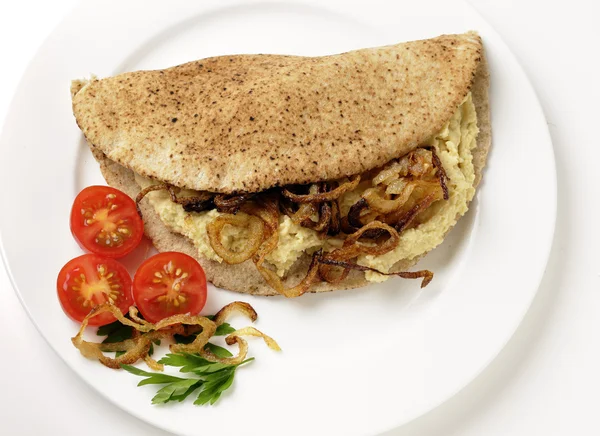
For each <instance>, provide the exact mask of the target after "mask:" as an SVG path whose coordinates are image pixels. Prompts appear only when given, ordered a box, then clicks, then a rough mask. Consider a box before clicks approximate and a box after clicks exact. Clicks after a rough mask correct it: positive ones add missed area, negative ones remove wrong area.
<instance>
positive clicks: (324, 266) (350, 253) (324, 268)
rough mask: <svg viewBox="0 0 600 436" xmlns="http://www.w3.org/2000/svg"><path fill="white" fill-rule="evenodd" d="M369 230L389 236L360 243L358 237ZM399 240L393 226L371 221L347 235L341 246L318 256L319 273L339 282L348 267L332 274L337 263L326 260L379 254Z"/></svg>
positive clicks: (333, 281)
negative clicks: (384, 238)
mask: <svg viewBox="0 0 600 436" xmlns="http://www.w3.org/2000/svg"><path fill="white" fill-rule="evenodd" d="M370 232H379V233H380V235H383V234H384V233H388V235H389V238H388V239H387V240H385V241H384V242H379V243H377V244H375V245H372V246H370V245H364V244H362V243H360V242H359V239H360V238H362V237H364V236H365V235H367V234H369V233H370ZM399 242H400V235H399V234H398V232H397V231H396V230H395V229H394V228H393V227H390V226H388V225H387V224H385V223H382V222H379V221H372V222H370V223H369V224H366V225H364V226H363V227H362V228H360V229H359V230H358V231H356V232H354V233H353V234H351V235H349V236H348V237H347V238H346V240H345V241H344V245H343V246H342V247H341V248H337V249H335V250H333V251H332V252H330V253H327V254H325V255H323V256H320V258H319V259H318V261H319V263H320V267H319V275H320V276H321V278H322V279H323V280H325V281H327V282H328V283H339V282H341V281H342V280H344V279H345V278H346V277H347V276H348V274H349V272H350V270H349V269H348V268H344V269H343V271H342V273H341V274H339V275H337V276H334V275H333V266H339V265H332V264H330V263H327V262H326V260H332V261H343V262H347V261H350V260H352V259H356V258H357V257H358V256H360V255H365V254H369V255H372V256H380V255H382V254H385V253H388V252H390V251H392V250H393V249H394V248H396V247H397V246H398V243H399Z"/></svg>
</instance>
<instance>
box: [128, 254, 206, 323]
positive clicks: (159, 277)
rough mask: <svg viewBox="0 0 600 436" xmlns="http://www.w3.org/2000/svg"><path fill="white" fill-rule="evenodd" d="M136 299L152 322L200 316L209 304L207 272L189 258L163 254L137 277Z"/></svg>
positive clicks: (134, 291)
mask: <svg viewBox="0 0 600 436" xmlns="http://www.w3.org/2000/svg"><path fill="white" fill-rule="evenodd" d="M133 299H134V300H135V304H136V306H137V308H138V309H139V311H140V312H141V314H142V315H143V316H144V319H146V320H147V321H150V322H157V321H160V320H161V319H163V318H166V317H168V316H171V315H175V314H178V313H190V314H192V315H197V314H198V313H200V311H201V310H202V308H203V307H204V304H205V303H206V276H205V275H204V270H203V269H202V267H201V266H200V264H199V263H198V262H196V260H195V259H194V258H192V257H190V256H188V255H187V254H183V253H176V252H165V253H159V254H157V255H155V256H152V257H151V258H149V259H147V260H146V261H145V262H144V263H143V264H142V265H141V266H140V267H139V268H138V270H137V272H136V273H135V276H134V278H133Z"/></svg>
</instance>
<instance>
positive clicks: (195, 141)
mask: <svg viewBox="0 0 600 436" xmlns="http://www.w3.org/2000/svg"><path fill="white" fill-rule="evenodd" d="M481 53H482V44H481V39H480V38H479V36H478V35H477V34H475V33H473V32H469V33H465V34H461V35H443V36H440V37H437V38H433V39H427V40H422V41H413V42H407V43H403V44H397V45H391V46H387V47H380V48H371V49H363V50H356V51H352V52H348V53H343V54H339V55H333V56H324V57H299V56H278V55H236V56H221V57H214V58H209V59H204V60H200V61H196V62H190V63H187V64H183V65H180V66H176V67H173V68H168V69H166V70H155V71H137V72H131V73H125V74H121V75H118V76H115V77H110V78H106V79H102V80H96V79H93V80H92V81H90V82H89V83H87V84H85V85H84V84H83V83H82V82H76V83H75V85H74V86H73V88H72V93H73V112H74V114H75V117H76V120H77V123H78V124H79V127H80V128H81V130H82V131H83V133H84V135H85V137H86V138H87V140H88V142H89V143H90V145H91V146H92V147H93V148H95V149H97V150H98V151H100V152H102V153H103V154H104V155H106V156H107V157H108V158H109V159H110V160H113V161H115V162H118V163H120V164H122V165H123V166H125V167H127V168H129V169H131V170H133V171H135V172H137V173H138V174H141V175H143V176H146V177H150V178H153V179H157V180H162V181H166V182H169V183H171V184H173V185H176V186H179V187H186V188H191V189H195V190H200V191H202V190H207V191H212V192H222V193H232V192H240V191H246V192H259V191H262V190H265V189H267V188H269V187H272V186H276V185H286V184H295V183H309V182H313V181H316V180H330V179H337V178H340V177H343V176H348V175H352V174H357V173H361V172H363V171H365V170H368V169H371V168H374V167H377V166H380V165H383V164H384V163H386V162H388V161H389V160H391V159H393V158H395V157H398V156H400V155H403V154H405V153H407V152H409V151H410V150H412V149H414V148H415V147H417V146H418V145H419V144H421V143H422V142H423V141H425V140H426V139H427V138H429V137H430V136H431V135H433V134H434V133H436V132H437V131H439V130H440V129H441V128H442V126H443V125H444V123H445V122H446V121H447V120H448V119H449V118H450V117H451V115H452V114H453V113H454V111H455V109H456V108H457V107H458V105H459V104H460V103H461V102H462V100H463V99H464V97H465V96H466V94H467V92H468V91H469V89H470V88H471V86H472V84H473V79H474V76H475V73H476V70H477V68H478V65H479V64H480V61H481Z"/></svg>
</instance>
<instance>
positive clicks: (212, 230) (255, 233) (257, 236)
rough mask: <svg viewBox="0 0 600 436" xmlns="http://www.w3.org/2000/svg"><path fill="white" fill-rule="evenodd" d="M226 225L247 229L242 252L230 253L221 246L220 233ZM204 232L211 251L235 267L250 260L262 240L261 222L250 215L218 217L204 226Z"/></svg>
mask: <svg viewBox="0 0 600 436" xmlns="http://www.w3.org/2000/svg"><path fill="white" fill-rule="evenodd" d="M226 225H231V226H236V227H246V228H247V229H248V232H249V233H250V238H249V240H248V242H247V244H246V245H245V248H244V250H242V251H232V250H229V249H228V248H226V247H225V246H224V245H223V243H222V242H221V232H222V231H223V228H224V227H225V226H226ZM206 231H207V233H208V239H209V242H210V245H211V247H212V249H213V250H214V251H215V253H217V255H219V256H220V257H221V258H222V259H223V261H224V262H225V263H227V264H229V265H235V264H238V263H242V262H245V261H246V260H248V259H250V258H251V257H252V256H253V255H254V254H255V253H256V252H257V251H258V249H259V248H260V246H261V244H262V242H263V238H264V225H263V223H262V221H261V220H260V219H258V218H257V217H255V216H252V215H229V214H227V215H220V216H218V217H216V218H215V219H214V220H213V221H211V222H210V223H209V224H208V225H207V226H206Z"/></svg>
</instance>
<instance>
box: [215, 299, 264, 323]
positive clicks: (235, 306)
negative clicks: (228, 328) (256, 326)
mask: <svg viewBox="0 0 600 436" xmlns="http://www.w3.org/2000/svg"><path fill="white" fill-rule="evenodd" d="M234 312H239V313H241V314H243V315H246V316H247V317H248V318H249V319H250V321H252V322H254V321H256V318H257V317H258V314H257V313H256V311H255V310H254V308H253V307H252V306H250V305H249V304H248V303H244V302H243V301H234V302H233V303H229V304H228V305H227V306H224V307H223V308H222V309H221V310H219V311H218V312H217V314H216V315H215V317H214V319H213V321H214V323H215V324H216V325H217V326H219V325H221V324H223V323H224V322H225V320H227V319H228V318H229V317H230V316H231V314H232V313H234Z"/></svg>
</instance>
